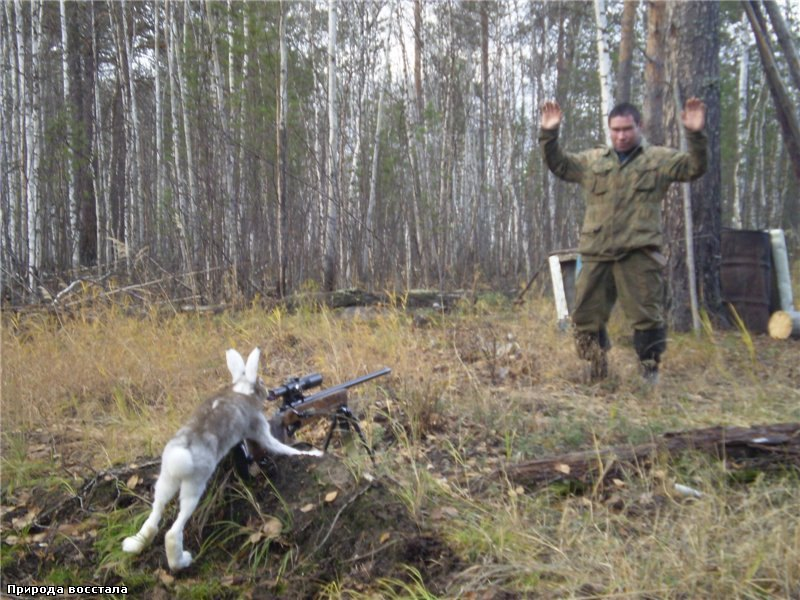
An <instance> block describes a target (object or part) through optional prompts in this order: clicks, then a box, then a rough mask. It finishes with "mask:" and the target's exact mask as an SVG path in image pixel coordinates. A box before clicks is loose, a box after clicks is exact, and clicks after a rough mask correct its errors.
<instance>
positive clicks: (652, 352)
mask: <svg viewBox="0 0 800 600" xmlns="http://www.w3.org/2000/svg"><path fill="white" fill-rule="evenodd" d="M662 267H663V265H662V264H661V263H660V262H659V260H657V259H656V258H655V257H654V256H653V254H652V253H650V252H647V251H635V252H632V253H630V254H628V255H627V256H625V257H624V258H623V259H621V260H618V261H602V262H601V261H597V262H595V261H586V262H584V263H583V266H582V268H581V271H580V273H579V275H578V280H577V282H576V290H575V307H574V309H573V314H572V322H573V324H574V326H575V345H576V348H577V351H578V356H579V357H580V358H582V359H584V360H588V361H589V362H590V363H591V366H592V370H591V379H592V380H600V379H604V378H605V377H606V375H607V373H608V361H607V358H606V353H607V351H608V350H609V348H611V341H610V340H609V338H608V333H607V331H606V323H607V322H608V319H609V317H610V316H611V311H612V310H613V308H614V305H615V304H616V302H617V300H619V303H620V305H621V306H622V310H623V312H624V313H625V316H626V318H627V319H628V321H629V322H630V323H631V325H632V326H633V329H634V348H635V350H636V353H637V355H638V357H639V360H640V361H641V363H642V365H643V366H644V367H645V371H646V372H657V370H658V363H659V362H660V357H661V354H662V353H663V352H664V350H666V329H665V327H664V317H663V294H664V277H663V273H662Z"/></svg>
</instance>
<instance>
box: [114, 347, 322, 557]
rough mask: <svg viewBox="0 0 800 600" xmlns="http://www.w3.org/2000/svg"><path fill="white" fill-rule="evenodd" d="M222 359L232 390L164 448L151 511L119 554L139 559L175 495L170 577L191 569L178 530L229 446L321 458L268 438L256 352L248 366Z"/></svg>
mask: <svg viewBox="0 0 800 600" xmlns="http://www.w3.org/2000/svg"><path fill="white" fill-rule="evenodd" d="M226 356H227V362H228V370H230V372H231V377H233V387H232V388H231V389H230V390H223V391H221V392H220V393H218V394H217V395H215V396H212V397H211V398H209V399H208V400H207V401H206V402H204V403H203V404H202V405H201V406H200V407H199V408H198V409H197V410H196V411H195V413H194V414H193V415H192V417H191V418H190V419H189V421H188V422H187V423H186V425H184V426H183V427H181V428H180V429H179V430H178V432H177V433H176V434H175V436H174V437H173V438H172V439H171V440H170V441H169V442H167V445H166V446H165V448H164V452H163V454H162V455H161V472H160V473H159V475H158V481H156V486H155V497H154V499H153V510H152V512H151V513H150V516H149V517H148V518H147V520H146V521H145V522H144V525H142V528H141V529H140V530H139V532H138V533H137V534H136V535H133V536H131V537H128V538H125V540H124V541H123V542H122V549H123V550H124V551H125V552H130V553H132V554H138V553H140V552H141V551H142V550H143V549H144V548H145V547H146V546H147V545H149V544H150V542H152V541H153V538H154V537H155V535H156V532H157V531H158V525H159V522H160V521H161V515H162V513H163V511H164V506H165V505H166V504H167V502H169V501H170V500H171V499H172V497H173V496H175V494H176V493H177V492H178V491H179V490H180V510H179V512H178V517H177V518H176V519H175V522H174V523H173V525H172V527H171V528H170V529H169V531H167V533H166V535H165V536H164V546H165V549H166V552H167V562H168V563H169V568H170V570H172V571H177V570H179V569H183V568H185V567H188V566H189V565H190V564H191V563H192V554H191V553H190V552H187V551H185V550H184V549H183V528H184V526H185V525H186V522H187V521H188V520H189V517H190V516H191V515H192V513H193V512H194V510H195V508H197V504H198V502H199V501H200V496H202V494H203V491H204V490H205V487H206V483H207V482H208V479H209V478H210V477H211V475H212V473H213V472H214V469H215V468H216V467H217V463H219V461H220V460H221V459H222V458H223V457H224V456H225V455H226V454H227V453H228V451H229V450H230V449H231V448H232V447H233V446H235V445H236V444H237V443H239V442H240V441H242V440H244V439H250V440H253V441H254V442H256V443H257V444H259V445H260V446H261V447H263V448H265V449H267V450H270V451H272V452H274V453H276V454H286V455H293V456H298V455H308V456H321V455H322V452H320V451H319V450H307V451H306V450H298V449H296V448H292V447H291V446H287V445H286V444H283V443H281V442H279V441H278V440H277V439H275V437H273V435H272V434H271V433H270V427H269V424H268V422H267V419H266V417H265V416H264V414H263V412H262V409H263V403H264V401H265V400H266V399H267V390H266V388H265V387H264V382H263V381H262V380H261V378H260V377H258V375H257V373H258V361H259V358H260V356H261V351H260V350H259V349H258V348H256V349H254V350H253V351H252V352H251V353H250V356H248V358H247V364H245V362H244V360H243V359H242V356H241V355H240V354H239V353H238V352H237V351H236V350H233V349H231V350H228V351H227V353H226Z"/></svg>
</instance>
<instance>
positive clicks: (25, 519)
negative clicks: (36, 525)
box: [11, 508, 39, 529]
mask: <svg viewBox="0 0 800 600" xmlns="http://www.w3.org/2000/svg"><path fill="white" fill-rule="evenodd" d="M38 514H39V509H38V508H32V509H30V510H28V512H27V513H25V514H24V515H23V516H21V517H15V518H13V519H11V526H12V527H13V528H14V529H24V528H25V527H27V526H28V525H30V524H31V523H33V520H34V519H35V518H36V515H38Z"/></svg>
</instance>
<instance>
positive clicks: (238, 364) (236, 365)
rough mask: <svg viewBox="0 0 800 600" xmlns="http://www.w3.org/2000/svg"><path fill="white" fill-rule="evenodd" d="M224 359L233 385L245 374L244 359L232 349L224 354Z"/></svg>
mask: <svg viewBox="0 0 800 600" xmlns="http://www.w3.org/2000/svg"><path fill="white" fill-rule="evenodd" d="M225 357H226V358H227V359H228V371H230V372H231V377H232V378H233V383H236V382H237V381H239V380H240V379H241V378H242V375H244V374H245V365H244V359H243V358H242V355H241V354H239V353H238V352H237V351H236V350H234V349H233V348H231V349H230V350H228V351H227V352H226V353H225Z"/></svg>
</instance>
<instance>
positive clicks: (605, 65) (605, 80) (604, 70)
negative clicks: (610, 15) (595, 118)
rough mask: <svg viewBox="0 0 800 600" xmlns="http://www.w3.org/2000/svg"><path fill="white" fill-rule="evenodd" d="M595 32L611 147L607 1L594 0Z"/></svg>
mask: <svg viewBox="0 0 800 600" xmlns="http://www.w3.org/2000/svg"><path fill="white" fill-rule="evenodd" d="M594 16H595V24H596V28H595V32H596V35H597V65H598V71H597V74H598V77H599V78H600V113H601V114H602V124H601V127H602V128H603V132H604V135H605V139H606V144H607V145H611V134H610V131H609V129H608V113H610V112H611V96H612V95H611V56H610V54H609V52H608V41H607V32H606V30H607V28H608V24H607V21H606V3H605V0H594Z"/></svg>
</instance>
